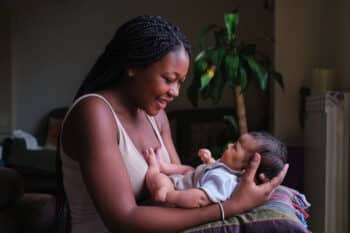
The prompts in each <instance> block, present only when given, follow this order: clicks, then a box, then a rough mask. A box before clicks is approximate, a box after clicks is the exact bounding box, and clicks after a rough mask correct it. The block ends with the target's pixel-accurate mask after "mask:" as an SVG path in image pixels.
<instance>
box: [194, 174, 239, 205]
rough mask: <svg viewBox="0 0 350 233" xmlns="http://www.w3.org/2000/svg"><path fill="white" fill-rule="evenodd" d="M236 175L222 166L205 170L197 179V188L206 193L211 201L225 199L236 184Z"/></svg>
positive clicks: (229, 195)
mask: <svg viewBox="0 0 350 233" xmlns="http://www.w3.org/2000/svg"><path fill="white" fill-rule="evenodd" d="M237 179H238V178H237V176H236V175H234V174H231V173H229V172H227V171H225V170H224V169H222V168H215V169H212V170H209V171H207V172H205V173H204V174H203V176H202V178H201V179H200V180H199V188H201V189H202V190H203V191H204V192H206V194H207V195H208V197H209V199H210V200H211V201H212V202H215V203H216V202H220V201H225V200H227V199H228V198H229V197H231V194H232V192H233V190H234V189H235V188H236V186H237V183H238V181H237Z"/></svg>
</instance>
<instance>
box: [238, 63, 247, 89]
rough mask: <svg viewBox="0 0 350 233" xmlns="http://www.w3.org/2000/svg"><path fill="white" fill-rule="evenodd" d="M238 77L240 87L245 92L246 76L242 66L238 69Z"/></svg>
mask: <svg viewBox="0 0 350 233" xmlns="http://www.w3.org/2000/svg"><path fill="white" fill-rule="evenodd" d="M239 76H240V78H241V87H242V90H243V91H245V90H246V88H247V86H248V74H247V71H246V70H245V67H244V66H240V67H239Z"/></svg>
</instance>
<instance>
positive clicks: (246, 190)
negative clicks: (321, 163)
mask: <svg viewBox="0 0 350 233" xmlns="http://www.w3.org/2000/svg"><path fill="white" fill-rule="evenodd" d="M117 130H118V129H117V126H116V125H115V120H114V118H113V115H112V113H111V112H110V109H109V108H108V106H106V105H105V104H104V103H103V102H102V101H100V100H98V99H95V98H91V99H90V100H88V99H86V100H83V101H81V102H80V103H79V104H78V105H77V106H76V107H75V108H74V110H73V111H72V113H71V114H70V117H69V118H68V119H67V124H66V125H65V128H64V131H63V144H64V150H65V151H66V152H67V153H68V154H69V155H71V156H72V158H73V159H75V160H77V161H78V162H79V164H80V167H81V171H82V175H83V179H84V181H85V183H86V186H87V188H88V192H89V194H90V195H91V197H92V200H93V202H94V204H95V206H96V208H97V210H98V212H99V214H100V216H101V218H102V220H103V221H104V222H105V224H106V226H107V228H108V229H109V231H110V232H178V231H180V230H182V229H185V228H188V227H190V226H194V225H198V224H202V223H206V222H209V221H213V220H218V219H219V218H220V210H219V207H218V206H217V205H209V206H207V207H203V208H194V209H181V208H166V207H155V206H138V205H137V204H136V201H135V198H134V195H133V192H132V189H131V183H130V179H129V176H128V173H127V170H126V168H125V166H124V162H123V159H122V157H121V154H120V151H119V149H118V146H117V140H118V138H117V135H118V134H117ZM163 133H164V131H163ZM67 135H68V136H67ZM166 137H170V135H167V136H166ZM166 140H169V139H166ZM169 143H172V141H171V142H169V141H167V143H166V145H167V146H168V145H169ZM167 149H168V148H167ZM168 150H169V149H168ZM176 156H177V154H175V156H174V152H173V151H172V158H173V159H172V161H175V162H176ZM174 158H175V159H174ZM259 161H260V160H259V156H257V159H256V160H254V161H253V162H252V166H251V167H250V168H248V170H247V172H246V175H245V176H244V178H243V180H244V181H243V182H242V183H243V184H242V185H239V187H238V190H237V191H236V192H237V195H234V198H233V199H230V200H228V201H226V202H225V203H224V208H225V211H226V215H227V216H232V215H234V214H238V213H242V212H243V211H246V210H248V209H250V208H253V207H255V206H257V205H259V204H262V203H263V202H264V201H266V200H267V199H268V197H269V195H270V193H271V192H272V190H273V189H274V188H275V187H277V185H278V184H280V183H281V182H282V180H283V177H284V175H285V172H286V169H284V170H283V171H282V172H281V174H280V175H279V176H277V177H276V178H274V179H272V180H271V181H269V182H267V183H264V184H262V185H260V186H256V185H255V183H254V182H253V179H252V178H254V174H255V172H256V168H257V165H258V164H259ZM77 192H79V190H77ZM150 212H151V213H152V214H149V213H150Z"/></svg>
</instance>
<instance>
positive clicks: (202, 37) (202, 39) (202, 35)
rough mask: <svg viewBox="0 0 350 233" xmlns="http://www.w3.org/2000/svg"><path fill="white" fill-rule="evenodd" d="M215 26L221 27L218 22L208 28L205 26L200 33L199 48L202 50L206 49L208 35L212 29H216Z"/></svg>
mask: <svg viewBox="0 0 350 233" xmlns="http://www.w3.org/2000/svg"><path fill="white" fill-rule="evenodd" d="M215 28H221V27H220V26H218V25H216V24H210V25H208V26H207V27H206V28H204V30H203V31H202V32H201V33H200V35H199V49H200V50H203V49H205V47H206V46H205V40H206V36H207V34H208V33H209V32H210V31H212V30H214V29H215Z"/></svg>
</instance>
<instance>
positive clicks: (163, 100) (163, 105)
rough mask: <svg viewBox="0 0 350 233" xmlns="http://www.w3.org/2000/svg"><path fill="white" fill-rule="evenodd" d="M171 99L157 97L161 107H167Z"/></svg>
mask: <svg viewBox="0 0 350 233" xmlns="http://www.w3.org/2000/svg"><path fill="white" fill-rule="evenodd" d="M170 101H171V100H166V99H157V103H158V107H159V108H160V109H165V108H166V106H167V105H168V103H169V102H170Z"/></svg>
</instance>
